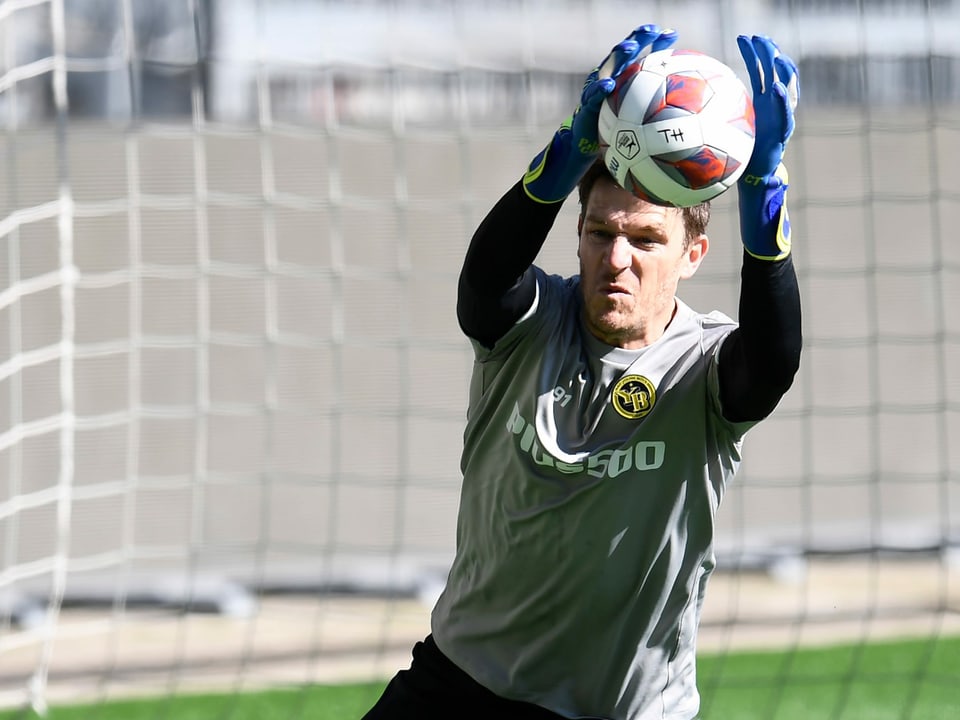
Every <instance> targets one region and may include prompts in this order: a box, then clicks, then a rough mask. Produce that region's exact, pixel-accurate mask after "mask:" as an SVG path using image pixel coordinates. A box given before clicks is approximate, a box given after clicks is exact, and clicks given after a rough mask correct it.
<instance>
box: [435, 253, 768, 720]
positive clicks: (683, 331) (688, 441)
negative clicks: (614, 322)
mask: <svg viewBox="0 0 960 720" xmlns="http://www.w3.org/2000/svg"><path fill="white" fill-rule="evenodd" d="M536 272H537V299H536V300H535V302H534V304H533V307H532V308H531V310H530V311H529V312H528V313H527V315H526V316H525V317H524V318H523V319H521V320H520V321H519V322H518V323H517V324H516V325H515V326H514V327H513V328H512V329H511V330H510V331H509V332H508V333H507V334H506V335H505V336H504V337H503V338H501V339H500V340H499V341H498V342H497V343H496V345H495V347H494V348H493V349H492V350H488V349H486V348H483V347H482V346H480V345H479V344H478V343H474V350H475V355H476V360H475V363H474V369H473V377H472V380H471V387H470V400H469V409H468V417H467V426H466V430H465V433H464V450H463V456H462V460H461V470H462V473H463V486H462V490H461V498H460V515H459V523H458V530H457V552H456V557H455V559H454V562H453V565H452V568H451V570H450V574H449V578H448V582H447V586H446V588H445V590H444V592H443V594H442V595H441V597H440V598H439V600H438V601H437V604H436V606H435V608H434V611H433V616H432V632H433V635H434V639H435V640H436V643H437V645H438V647H439V648H440V649H441V650H442V651H443V653H444V654H445V655H446V656H447V657H449V658H450V659H451V660H452V661H453V662H454V663H455V664H456V665H458V666H459V667H460V668H462V669H463V670H465V671H466V672H467V673H468V674H469V675H471V676H472V677H473V678H474V679H475V680H476V681H478V682H479V683H481V684H482V685H484V686H485V687H487V688H489V689H490V690H492V691H493V692H495V693H497V694H498V695H500V696H502V697H506V698H511V699H515V700H522V701H526V702H531V703H536V704H538V705H540V706H543V707H546V708H548V709H550V710H552V711H553V712H555V713H558V714H560V715H563V716H566V717H571V718H577V717H602V718H613V719H616V720H628V719H629V720H653V719H654V718H656V719H657V720H664V719H669V720H689V719H690V718H693V717H694V716H695V715H696V714H697V711H698V708H699V702H700V701H699V695H698V693H697V688H696V677H695V649H696V648H695V640H696V631H697V626H698V623H699V619H700V610H701V606H702V603H703V597H704V590H705V586H706V582H707V578H708V576H709V575H710V573H711V571H712V569H713V566H714V556H713V551H712V538H713V529H714V515H715V513H716V510H717V506H718V505H719V503H720V499H721V497H722V495H723V492H724V488H725V487H726V485H727V483H728V482H729V481H730V479H731V478H732V477H733V475H734V473H735V472H736V469H737V467H738V465H739V462H740V441H741V438H742V436H743V433H744V432H745V431H746V430H747V428H748V427H749V426H750V425H751V424H752V423H742V424H731V423H729V422H727V421H726V420H724V419H723V418H722V416H721V413H720V401H719V394H718V387H717V354H718V350H719V347H720V344H721V342H722V340H723V339H724V338H725V337H726V336H727V335H728V334H729V333H730V332H731V331H732V330H733V329H734V328H735V327H736V326H735V324H734V323H733V321H732V320H730V319H729V318H727V317H726V316H723V315H721V314H719V313H712V314H709V315H702V314H698V313H696V312H694V311H693V310H691V309H690V308H689V307H687V306H686V305H685V304H683V303H682V302H680V301H678V308H677V312H676V314H675V316H674V318H673V321H672V322H671V323H670V325H669V326H668V328H667V330H666V332H665V333H664V335H663V336H662V337H661V338H660V339H659V340H657V342H655V343H653V344H652V345H650V346H648V347H645V348H643V349H640V350H624V349H621V348H613V347H610V346H608V345H605V344H603V343H602V342H600V341H599V340H597V339H596V338H594V337H593V336H592V335H591V334H590V333H589V332H587V331H586V330H585V329H584V327H583V326H582V323H581V320H580V306H581V302H580V292H579V287H578V279H577V278H570V279H564V278H560V277H557V276H547V275H546V274H544V273H543V272H542V271H540V270H536Z"/></svg>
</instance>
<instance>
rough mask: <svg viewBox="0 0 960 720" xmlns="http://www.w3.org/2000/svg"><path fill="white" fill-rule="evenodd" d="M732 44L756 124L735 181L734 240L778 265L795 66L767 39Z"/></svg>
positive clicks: (785, 241)
mask: <svg viewBox="0 0 960 720" xmlns="http://www.w3.org/2000/svg"><path fill="white" fill-rule="evenodd" d="M737 45H739V46H740V54H741V55H743V60H744V62H745V63H746V65H747V73H748V74H749V75H750V85H751V87H752V90H753V110H754V115H755V116H756V125H757V134H756V142H755V144H754V148H753V155H751V156H750V162H749V163H747V167H746V170H744V172H743V175H741V176H740V180H739V181H738V182H737V189H738V192H739V207H740V236H741V239H742V240H743V246H744V247H745V248H746V250H747V252H748V253H750V254H751V255H753V256H754V257H757V258H760V259H761V260H780V259H782V258H785V257H786V256H787V255H789V254H790V219H789V217H788V215H787V206H786V202H785V197H786V191H787V182H788V181H787V169H786V168H785V167H784V165H783V162H782V160H783V152H784V149H785V148H786V145H787V141H789V140H790V136H791V135H792V134H793V129H794V125H795V123H794V117H793V112H794V110H795V109H796V107H797V101H798V100H799V97H800V78H799V75H798V73H797V66H796V64H795V63H794V62H793V60H791V59H790V58H788V57H787V56H786V55H782V54H780V49H779V48H778V47H777V45H776V43H775V42H773V40H771V39H770V38H767V37H763V36H760V35H754V36H753V37H752V38H751V37H747V36H745V35H741V36H739V37H738V38H737Z"/></svg>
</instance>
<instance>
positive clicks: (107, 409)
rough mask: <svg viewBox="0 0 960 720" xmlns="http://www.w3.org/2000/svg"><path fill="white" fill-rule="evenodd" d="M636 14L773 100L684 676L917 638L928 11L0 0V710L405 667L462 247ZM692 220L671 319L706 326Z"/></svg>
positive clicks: (958, 380)
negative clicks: (787, 381)
mask: <svg viewBox="0 0 960 720" xmlns="http://www.w3.org/2000/svg"><path fill="white" fill-rule="evenodd" d="M643 21H654V22H658V23H659V24H661V25H664V26H672V27H676V28H678V29H679V31H680V35H681V38H682V44H684V45H686V46H689V47H694V48H697V49H699V50H702V51H704V52H707V53H710V54H712V55H714V56H716V57H719V58H721V59H723V60H725V61H727V62H728V63H729V64H730V65H731V66H732V67H734V68H736V69H738V72H739V71H740V69H741V68H742V62H741V61H740V59H739V56H738V55H737V51H736V45H735V37H736V35H737V34H738V33H741V32H746V33H755V32H762V33H764V34H769V35H771V36H773V37H775V38H776V39H777V40H778V41H779V42H780V44H781V45H782V46H783V47H784V48H785V49H786V50H787V51H788V52H789V54H790V55H791V56H792V57H793V58H794V59H795V60H797V61H798V64H799V67H800V73H801V77H802V79H803V89H802V91H803V97H802V100H801V109H800V111H799V114H798V129H797V132H796V135H795V137H794V139H793V140H792V142H791V146H790V149H789V151H788V153H789V156H788V163H789V166H790V169H791V180H792V185H791V210H792V218H793V223H794V227H795V246H796V252H795V257H796V263H797V266H798V273H799V276H800V281H801V290H802V294H803V298H804V311H805V316H804V323H805V327H804V335H805V350H804V356H803V364H802V368H801V371H800V375H799V377H798V379H797V382H796V384H795V385H794V387H793V388H792V389H791V390H790V392H789V393H788V395H787V396H786V397H785V398H784V400H783V402H782V403H781V405H780V407H779V408H778V409H777V410H776V412H775V413H774V415H773V416H772V417H771V418H769V419H768V420H767V421H766V422H764V423H763V424H761V425H760V426H758V427H757V428H756V429H755V430H754V431H751V433H750V434H749V436H748V438H747V440H746V443H745V461H744V464H743V467H742V470H741V472H740V474H739V476H738V478H737V480H736V482H735V485H734V486H733V488H732V489H731V491H730V492H729V493H728V495H727V498H726V499H725V501H724V505H723V506H722V507H721V509H720V513H719V517H718V527H717V552H718V559H719V566H718V570H717V572H716V574H715V577H714V579H713V581H712V589H711V593H709V594H708V599H707V606H706V608H705V610H704V624H703V631H702V640H701V647H702V651H703V652H704V653H715V654H717V655H719V656H720V657H724V656H726V655H728V654H730V653H732V652H734V651H737V650H740V649H744V648H771V647H772V648H780V649H788V650H789V649H794V648H799V647H802V646H805V645H808V644H818V643H820V644H822V643H833V642H849V643H854V644H857V645H858V646H865V645H867V644H869V643H872V642H875V641H878V640H881V639H883V638H888V637H913V638H917V639H919V640H921V641H925V642H929V643H931V647H932V644H933V643H934V642H935V641H936V640H937V639H938V638H940V637H943V636H944V635H946V634H950V633H957V631H958V629H960V623H958V622H957V620H958V609H960V581H958V573H960V570H958V553H957V547H958V542H960V453H958V450H957V448H958V447H960V374H958V368H960V320H958V318H960V315H958V313H957V309H958V308H960V282H958V279H960V244H958V243H957V242H955V241H954V240H953V238H952V237H951V235H952V231H953V229H954V228H955V227H957V226H958V224H960V171H958V167H960V166H958V164H957V163H956V157H957V154H958V152H960V112H958V109H960V53H958V49H957V44H956V38H957V37H958V36H960V6H958V4H957V3H956V2H950V1H949V0H942V1H927V2H919V1H918V2H908V1H907V0H901V1H900V2H897V1H895V0H889V1H887V2H867V1H866V0H860V1H856V2H855V1H853V0H850V1H849V2H831V3H827V2H818V1H814V0H726V1H725V2H710V1H708V0H699V1H698V0H687V1H683V2H647V3H636V2H632V3H626V2H620V1H618V0H593V1H591V2H573V1H572V0H554V1H551V2H547V1H546V0H543V1H541V0H487V1H486V2H471V1H468V0H459V1H457V2H451V3H438V2H427V1H426V0H420V1H417V0H392V1H389V0H380V1H370V0H368V1H366V2H346V1H344V2H334V1H332V0H328V1H325V2H324V1H320V0H313V1H311V2H306V1H296V0H271V1H269V2H268V1H267V0H260V1H257V0H231V1H230V2H227V1H226V0H167V1H166V2H163V3H159V2H145V1H143V0H70V1H69V2H68V1H67V0H2V1H0V173H2V179H0V711H2V709H3V708H18V707H24V706H28V705H32V706H33V707H35V708H38V709H43V708H44V707H45V706H46V705H47V704H53V703H67V702H76V701H93V702H104V701H107V700H110V699H113V698H116V697H120V696H123V695H128V694H131V693H136V694H145V693H159V694H161V695H164V696H171V695H174V694H179V693H186V692H191V691H194V690H198V689H227V690H229V691H238V692H239V691H241V690H246V689H252V688H254V687H258V686H292V685H303V684H309V683H318V682H331V683H332V682H341V681H348V680H364V679H374V680H379V679H382V678H385V677H387V676H389V675H391V674H392V673H393V672H394V671H395V670H396V669H398V668H400V667H403V666H405V664H406V662H407V661H408V657H409V648H410V646H411V644H412V643H413V642H414V641H415V640H417V639H419V638H422V637H423V635H424V634H425V633H426V632H428V615H429V610H430V604H431V602H432V600H433V599H434V598H435V597H436V594H437V592H438V588H439V587H441V585H442V582H443V579H444V576H445V572H446V568H447V566H448V564H449V562H450V560H451V558H452V553H453V544H454V535H455V525H456V510H457V500H458V494H459V478H460V476H459V449H460V442H461V433H462V429H463V423H464V412H465V400H466V393H467V382H468V377H469V371H470V364H471V359H472V355H471V352H470V349H469V347H468V345H467V343H466V341H465V340H464V338H463V337H462V335H461V334H460V333H459V331H458V328H457V323H456V318H455V314H454V302H455V289H456V278H457V273H458V271H459V267H460V262H461V259H462V255H463V252H464V250H465V247H466V243H467V241H468V239H469V237H470V235H471V233H472V231H473V228H474V227H475V226H476V225H477V223H478V222H479V220H480V219H481V218H482V217H483V215H484V213H485V212H486V211H487V209H488V208H489V207H490V206H491V205H492V204H493V203H494V202H495V200H496V199H497V198H498V197H499V195H500V193H502V192H503V191H504V190H505V189H506V188H507V187H509V186H510V185H511V184H513V183H514V182H515V181H516V179H517V178H518V177H519V175H520V174H521V173H522V171H523V169H524V168H525V166H526V164H527V162H528V161H529V159H530V158H531V157H532V156H533V154H534V153H536V152H537V151H538V150H539V149H540V148H541V147H542V146H543V144H544V143H545V142H546V140H547V139H548V138H549V137H550V135H551V134H552V132H553V130H554V129H555V128H556V126H557V124H558V123H559V122H560V120H562V119H563V118H564V117H565V116H566V115H567V114H569V112H570V111H571V109H572V107H573V106H574V104H575V103H576V99H577V95H578V92H579V88H580V85H581V84H582V81H583V77H584V75H585V73H586V72H587V71H588V70H589V69H590V68H591V67H592V66H593V65H595V64H596V62H597V61H598V60H599V59H600V58H602V57H603V55H604V54H605V53H606V52H607V50H608V49H609V48H610V46H612V45H613V44H614V43H616V42H617V41H619V40H620V39H621V38H622V37H623V36H624V35H625V34H626V33H627V32H628V31H629V30H630V28H631V26H632V25H633V24H635V23H639V22H643ZM891 38H893V40H891ZM732 203H733V198H732V197H727V196H724V197H722V198H720V199H719V200H718V201H716V202H715V210H714V220H713V221H712V225H711V238H712V239H713V242H712V244H711V248H712V250H711V253H710V258H709V260H708V262H707V263H705V265H704V267H703V268H702V269H701V270H700V271H699V272H698V274H697V277H696V279H694V280H691V281H690V282H689V283H688V284H687V285H684V286H681V294H682V296H683V297H684V299H685V300H686V301H687V302H688V303H689V304H691V305H692V306H694V307H696V308H698V309H702V310H710V309H714V308H715V309H719V310H721V311H724V312H726V313H728V314H730V315H732V316H735V315H736V307H737V290H738V272H739V262H740V253H741V250H740V245H739V241H738V235H737V226H736V213H735V212H734V211H733V207H734V206H733V204H732ZM575 213H576V207H575V203H574V202H573V201H572V200H571V201H570V202H568V203H567V204H566V206H565V208H564V209H563V210H562V212H561V215H560V218H559V219H558V221H557V224H556V226H555V228H554V231H553V233H552V237H551V238H550V239H549V240H548V242H547V245H546V247H545V249H544V251H543V253H542V254H541V256H540V259H539V262H540V264H541V265H543V266H544V267H545V268H547V269H548V270H549V271H552V272H558V273H570V272H575V270H576V250H575V223H576V220H575ZM789 671H790V670H789V667H785V668H784V669H783V672H782V673H781V676H780V681H783V680H784V677H783V676H784V675H786V674H788V673H789ZM859 671H860V670H859V669H858V667H857V666H856V664H855V663H854V664H853V665H851V667H850V668H848V669H847V672H848V673H849V674H850V675H851V677H853V676H855V675H856V674H857V672H859ZM864 672H865V671H864ZM914 676H915V677H914V678H913V681H914V682H915V683H916V684H922V683H926V682H939V683H942V684H944V685H948V686H949V685H951V684H956V683H958V682H960V676H958V675H956V674H954V675H953V676H952V677H946V678H944V677H939V676H938V677H931V676H930V674H929V673H927V671H926V670H925V666H924V665H923V664H922V663H921V664H920V665H918V667H917V668H916V669H915V672H914ZM758 682H761V681H760V680H758ZM704 685H705V687H704V688H703V694H704V702H705V709H706V708H708V707H709V702H710V698H711V692H712V691H714V690H716V688H715V687H714V688H712V687H711V684H710V679H709V678H707V679H706V680H705V681H704ZM905 703H906V704H905V705H904V707H903V710H902V713H903V714H902V715H899V717H910V714H909V713H910V712H911V708H910V706H909V698H908V699H907V700H906V701H905ZM775 713H776V708H775V707H774V708H772V709H771V713H770V715H769V717H773V716H774V715H775Z"/></svg>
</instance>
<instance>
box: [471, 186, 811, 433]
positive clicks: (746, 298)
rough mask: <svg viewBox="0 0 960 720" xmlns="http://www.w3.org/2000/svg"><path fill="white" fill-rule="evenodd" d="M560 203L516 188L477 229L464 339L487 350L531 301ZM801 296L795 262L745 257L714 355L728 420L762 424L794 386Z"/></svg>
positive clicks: (721, 398) (473, 241)
mask: <svg viewBox="0 0 960 720" xmlns="http://www.w3.org/2000/svg"><path fill="white" fill-rule="evenodd" d="M560 206H561V203H552V204H542V203H537V202H534V201H533V200H531V199H530V198H528V197H527V195H526V193H524V191H523V187H522V186H521V184H520V183H517V184H516V185H515V186H514V187H512V188H510V190H509V191H507V193H506V194H505V195H504V196H503V197H502V198H501V199H500V201H499V202H497V204H496V205H495V206H494V207H493V209H492V210H491V211H490V212H489V213H488V214H487V216H486V217H485V218H484V220H483V222H481V223H480V226H479V227H478V228H477V231H476V232H475V233H474V235H473V238H472V239H471V241H470V245H469V248H468V249H467V254H466V258H465V260H464V264H463V269H462V270H461V273H460V284H459V292H458V296H457V318H458V320H459V322H460V327H461V329H462V330H463V331H464V333H466V334H467V335H468V336H469V337H472V338H474V339H475V340H477V341H478V342H480V343H481V344H483V345H485V346H486V347H492V346H493V345H494V343H496V341H497V340H498V339H499V338H500V337H502V336H503V335H504V334H505V333H506V332H507V331H508V330H509V329H510V328H511V327H512V326H513V324H514V323H515V322H516V321H517V320H518V319H519V318H520V317H521V316H522V315H523V313H524V312H526V311H527V310H528V309H529V307H530V304H531V303H532V302H533V298H534V294H535V292H536V281H535V279H534V275H533V273H532V271H531V265H532V264H533V262H534V260H535V258H536V256H537V254H538V253H539V252H540V248H541V247H542V246H543V243H544V241H545V240H546V238H547V234H548V233H549V232H550V228H551V227H552V226H553V223H554V221H555V220H556V217H557V214H558V213H559V211H560ZM801 345H802V337H801V317H800V292H799V288H798V285H797V276H796V272H795V270H794V267H793V260H792V258H791V257H790V256H787V258H785V259H784V260H779V261H775V262H771V261H768V260H758V259H756V258H754V257H753V256H751V255H749V254H747V253H744V255H743V267H742V269H741V284H740V308H739V327H738V328H737V329H736V330H734V331H733V332H732V333H731V334H730V337H728V338H727V340H726V341H725V342H724V344H723V346H722V348H721V350H720V364H719V381H720V400H721V404H722V406H723V414H724V416H725V417H726V419H727V420H729V421H731V422H739V421H747V420H761V419H763V418H764V417H766V416H767V415H768V414H769V413H770V412H771V411H772V410H773V408H774V407H775V406H776V404H777V403H778V402H779V401H780V398H781V397H782V396H783V393H785V392H786V391H787V389H788V388H789V387H790V385H791V383H792V382H793V377H794V375H795V374H796V371H797V368H798V367H799V363H800V348H801Z"/></svg>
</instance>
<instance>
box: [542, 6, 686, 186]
mask: <svg viewBox="0 0 960 720" xmlns="http://www.w3.org/2000/svg"><path fill="white" fill-rule="evenodd" d="M676 41H677V33H676V31H675V30H661V29H660V27H659V26H657V25H641V26H640V27H638V28H637V29H636V30H634V31H633V32H632V33H630V35H628V36H627V37H626V38H625V39H624V40H623V41H622V42H620V43H619V44H617V45H616V46H615V47H614V48H613V49H612V50H611V51H610V54H609V55H607V57H606V58H605V59H604V61H603V62H602V63H600V65H598V66H597V67H596V68H594V70H593V71H592V72H591V73H590V74H589V75H588V76H587V79H586V81H585V82H584V84H583V90H582V91H581V93H580V104H579V105H578V106H577V109H576V110H574V112H573V115H571V116H570V117H568V118H567V119H566V120H564V121H563V123H562V124H561V125H560V128H559V129H558V130H557V132H556V133H554V135H553V138H552V139H551V140H550V142H549V144H548V145H547V146H546V147H545V148H544V149H543V150H541V151H540V152H539V153H537V155H536V157H534V158H533V161H532V162H531V163H530V167H529V168H528V169H527V172H526V174H524V176H523V188H524V190H526V193H527V195H529V196H530V197H531V198H532V199H534V200H536V201H537V202H542V203H555V202H561V201H563V200H564V199H565V198H566V197H567V195H569V194H570V192H571V191H572V190H573V189H574V188H575V187H576V186H577V183H578V182H580V178H581V177H582V176H583V174H584V173H585V172H586V171H587V168H588V167H590V165H591V163H593V161H594V160H595V159H596V158H597V156H598V155H599V154H600V144H599V138H598V135H597V118H598V117H599V114H600V105H601V103H602V102H603V100H604V98H606V97H607V95H609V94H610V93H611V92H613V89H614V87H615V86H616V78H618V77H619V76H620V73H622V72H623V70H624V68H626V67H627V66H628V65H630V64H631V63H633V62H636V61H637V60H639V59H640V58H642V57H645V56H646V55H648V54H650V53H651V52H654V51H656V50H664V49H665V48H668V47H671V46H672V45H673V44H674V43H675V42H676Z"/></svg>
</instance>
